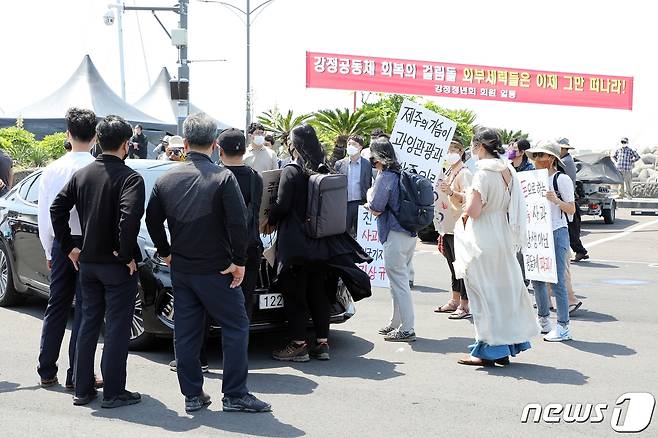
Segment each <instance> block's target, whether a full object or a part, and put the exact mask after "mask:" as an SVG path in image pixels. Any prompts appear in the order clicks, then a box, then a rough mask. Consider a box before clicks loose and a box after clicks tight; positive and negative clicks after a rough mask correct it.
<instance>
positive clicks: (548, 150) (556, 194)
mask: <svg viewBox="0 0 658 438" xmlns="http://www.w3.org/2000/svg"><path fill="white" fill-rule="evenodd" d="M526 153H527V154H528V156H529V157H530V158H531V159H532V160H533V161H534V163H535V167H536V168H537V169H547V170H548V177H549V181H548V183H549V184H548V187H549V189H548V190H549V191H548V192H546V199H548V200H549V201H550V203H551V205H550V207H551V210H550V211H551V221H552V223H553V241H554V248H555V268H556V270H557V284H553V285H551V290H552V291H553V295H554V296H555V305H556V307H557V325H556V326H555V327H554V328H553V327H552V326H551V321H550V320H549V318H548V316H549V306H550V301H549V298H548V283H545V282H543V281H536V280H533V281H532V286H533V289H534V291H535V300H536V301H537V316H538V317H539V324H540V325H541V329H542V333H547V334H546V336H544V340H545V341H549V342H562V341H568V340H570V339H571V330H570V328H569V298H568V296H567V288H566V282H567V263H568V261H567V257H568V254H569V229H568V224H567V217H569V218H571V216H572V215H573V214H574V213H575V212H576V204H575V202H574V199H575V194H574V187H573V182H572V181H571V178H569V176H568V175H567V174H566V173H563V172H562V171H559V170H558V169H559V168H561V169H564V164H563V163H562V160H561V159H560V145H559V144H557V143H555V142H551V141H543V142H539V143H538V144H537V146H535V147H534V148H530V149H528V151H527V152H526ZM551 189H552V190H551Z"/></svg>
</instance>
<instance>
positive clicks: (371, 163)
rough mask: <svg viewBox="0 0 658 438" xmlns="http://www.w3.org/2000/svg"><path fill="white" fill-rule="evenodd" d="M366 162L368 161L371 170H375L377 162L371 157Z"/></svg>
mask: <svg viewBox="0 0 658 438" xmlns="http://www.w3.org/2000/svg"><path fill="white" fill-rule="evenodd" d="M368 160H369V161H370V165H371V166H372V168H373V169H376V168H377V160H375V159H374V158H372V157H370V158H369V159H368Z"/></svg>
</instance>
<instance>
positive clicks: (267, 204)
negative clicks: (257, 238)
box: [258, 169, 281, 223]
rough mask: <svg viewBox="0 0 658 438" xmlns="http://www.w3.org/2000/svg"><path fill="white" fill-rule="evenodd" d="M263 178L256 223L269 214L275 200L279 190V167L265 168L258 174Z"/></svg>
mask: <svg viewBox="0 0 658 438" xmlns="http://www.w3.org/2000/svg"><path fill="white" fill-rule="evenodd" d="M260 176H261V177H262V178H263V194H262V196H261V199H260V213H259V215H258V217H259V219H260V220H259V221H258V223H262V222H263V220H264V219H266V218H267V216H268V215H269V214H270V208H272V204H274V203H275V202H276V195H277V193H278V192H279V180H280V179H281V169H276V170H266V171H264V172H263V173H261V174H260Z"/></svg>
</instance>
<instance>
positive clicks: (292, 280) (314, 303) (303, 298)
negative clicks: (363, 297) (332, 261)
mask: <svg viewBox="0 0 658 438" xmlns="http://www.w3.org/2000/svg"><path fill="white" fill-rule="evenodd" d="M278 284H279V290H280V291H281V293H282V294H283V304H284V309H285V313H286V317H287V319H288V334H289V336H290V338H291V339H292V340H294V341H301V340H304V339H306V328H307V326H308V317H309V313H310V315H311V317H312V318H313V325H314V327H315V335H316V337H317V338H328V337H329V313H330V306H331V303H330V302H329V295H328V294H327V290H326V284H327V270H326V268H325V267H324V266H323V265H321V264H315V263H313V264H308V265H292V266H289V267H288V268H286V269H284V270H283V271H281V273H280V274H279V277H278Z"/></svg>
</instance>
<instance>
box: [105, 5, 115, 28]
mask: <svg viewBox="0 0 658 438" xmlns="http://www.w3.org/2000/svg"><path fill="white" fill-rule="evenodd" d="M103 22H104V23H105V24H106V25H108V26H112V25H113V24H114V11H113V10H112V9H108V10H107V12H106V13H105V14H104V15H103Z"/></svg>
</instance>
